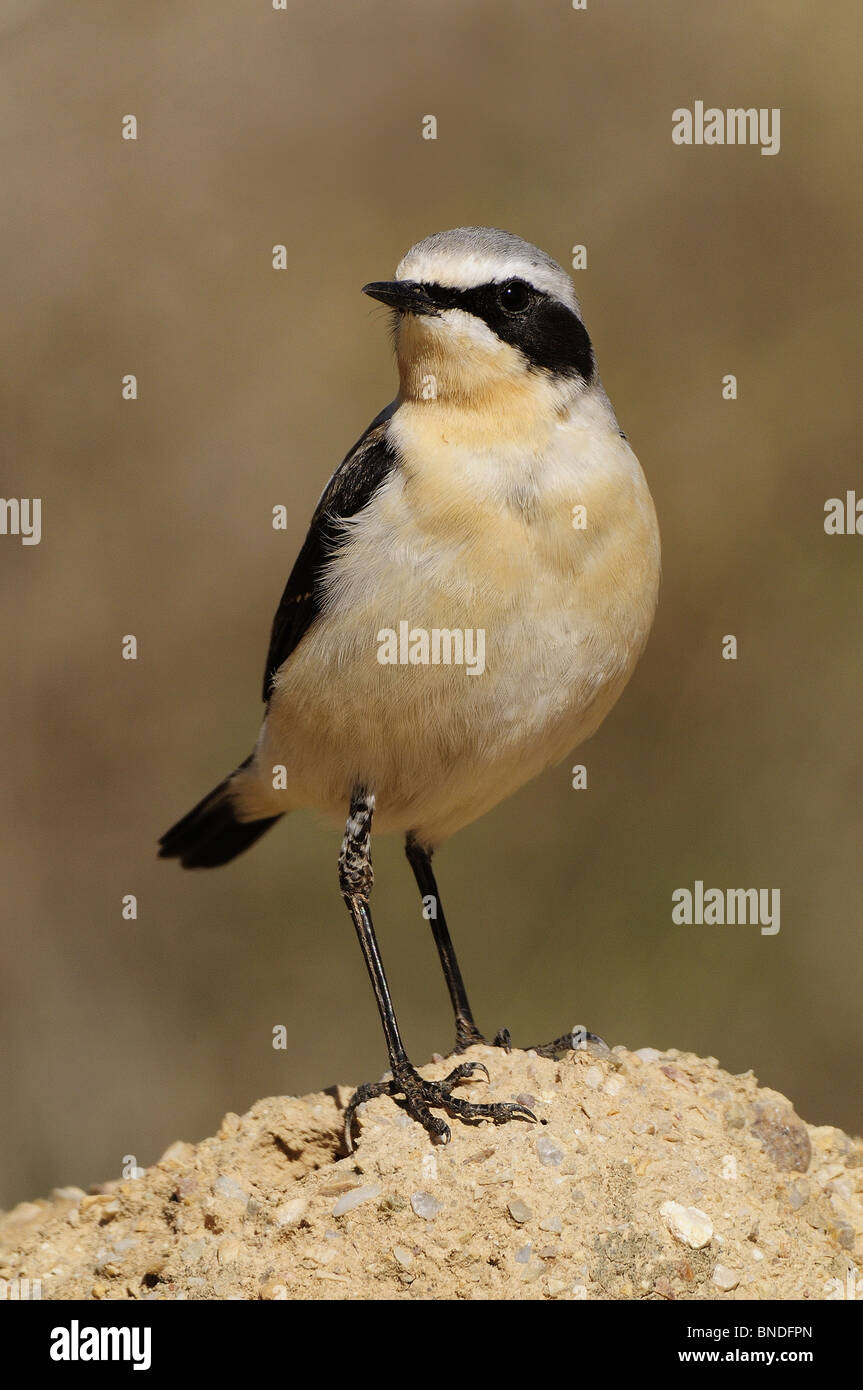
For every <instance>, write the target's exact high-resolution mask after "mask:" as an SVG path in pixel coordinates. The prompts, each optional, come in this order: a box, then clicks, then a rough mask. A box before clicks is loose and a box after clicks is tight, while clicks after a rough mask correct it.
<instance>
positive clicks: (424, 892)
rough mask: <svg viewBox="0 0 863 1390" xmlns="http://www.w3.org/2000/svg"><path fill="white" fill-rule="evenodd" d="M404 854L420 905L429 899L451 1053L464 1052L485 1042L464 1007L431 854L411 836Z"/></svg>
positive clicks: (460, 980) (454, 955) (455, 960)
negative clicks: (448, 1011) (450, 1018)
mask: <svg viewBox="0 0 863 1390" xmlns="http://www.w3.org/2000/svg"><path fill="white" fill-rule="evenodd" d="M405 854H406V855H407V857H408V863H409V864H410V866H411V868H412V869H413V874H414V878H415V879H416V881H417V887H418V888H419V890H420V896H421V898H422V899H423V901H424V902H425V900H426V899H427V898H431V899H432V906H431V909H430V917H429V920H430V922H431V929H432V936H433V937H434V944H435V946H437V953H438V956H439V957H440V963H441V966H442V967H443V973H444V979H445V980H446V987H447V989H448V990H449V997H450V999H451V1000H452V1008H453V1013H454V1015H455V1047H454V1048H453V1051H454V1052H456V1053H458V1052H464V1051H465V1050H466V1049H467V1048H469V1047H472V1046H473V1045H474V1043H484V1042H485V1041H486V1039H485V1038H484V1037H483V1035H482V1033H481V1032H480V1031H479V1029H478V1028H477V1026H476V1024H475V1023H474V1019H473V1014H472V1012H471V1007H470V1004H469V1003H468V998H467V991H466V989H465V987H464V980H463V979H462V975H461V971H460V970H459V965H458V960H457V959H456V954H455V950H454V948H453V944H452V940H451V938H450V934H449V930H448V928H447V924H446V917H445V916H444V911H443V903H442V902H441V900H440V893H439V892H438V887H437V883H436V882H435V876H434V871H433V869H432V865H431V858H432V851H431V850H430V849H426V848H425V846H424V845H421V844H420V843H419V841H418V840H417V839H415V837H414V836H413V835H412V834H411V835H408V836H407V839H406V840H405Z"/></svg>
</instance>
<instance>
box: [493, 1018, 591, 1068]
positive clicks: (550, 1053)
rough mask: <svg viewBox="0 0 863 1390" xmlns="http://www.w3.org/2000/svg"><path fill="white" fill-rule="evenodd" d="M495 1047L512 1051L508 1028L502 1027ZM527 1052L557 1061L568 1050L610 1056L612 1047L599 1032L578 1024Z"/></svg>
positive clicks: (526, 1049)
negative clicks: (593, 1031) (592, 1031)
mask: <svg viewBox="0 0 863 1390" xmlns="http://www.w3.org/2000/svg"><path fill="white" fill-rule="evenodd" d="M494 1045H495V1047H502V1048H503V1049H504V1051H506V1052H511V1051H512V1039H511V1037H510V1034H509V1029H508V1028H501V1030H500V1032H499V1033H498V1034H497V1036H496V1037H495V1040H494ZM524 1050H525V1052H528V1051H529V1052H536V1053H537V1055H538V1056H540V1057H551V1058H552V1059H553V1060H554V1061H557V1060H558V1059H559V1058H560V1057H563V1056H564V1054H565V1053H567V1052H587V1053H588V1054H589V1055H590V1056H591V1057H608V1056H609V1054H610V1053H611V1048H610V1047H609V1046H608V1043H607V1042H606V1041H605V1040H604V1038H601V1037H599V1035H598V1034H597V1033H591V1032H590V1031H589V1030H588V1029H587V1028H583V1027H582V1026H581V1024H578V1025H577V1026H576V1027H575V1028H571V1029H570V1031H569V1032H568V1033H563V1034H562V1035H561V1036H560V1037H559V1038H554V1039H553V1040H552V1041H551V1042H549V1043H539V1044H538V1045H537V1046H535V1047H531V1048H525V1049H524Z"/></svg>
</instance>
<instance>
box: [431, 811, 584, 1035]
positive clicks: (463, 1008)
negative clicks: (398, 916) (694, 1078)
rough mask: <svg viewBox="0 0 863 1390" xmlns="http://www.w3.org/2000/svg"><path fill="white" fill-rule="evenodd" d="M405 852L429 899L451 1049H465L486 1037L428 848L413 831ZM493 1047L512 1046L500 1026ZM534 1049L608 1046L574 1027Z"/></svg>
mask: <svg viewBox="0 0 863 1390" xmlns="http://www.w3.org/2000/svg"><path fill="white" fill-rule="evenodd" d="M405 854H406V855H407V857H408V863H409V864H410V866H411V868H412V869H413V873H414V878H415V879H416V881H417V887H418V888H419V890H420V896H421V897H422V899H423V901H425V900H426V899H427V898H431V899H432V908H431V915H430V921H431V929H432V935H433V937H434V943H435V946H437V953H438V955H439V957H440V963H441V966H442V967H443V973H444V979H445V980H446V984H447V989H448V990H449V997H450V999H451V1000H452V1007H453V1013H454V1014H455V1039H456V1041H455V1047H454V1048H453V1052H455V1053H459V1052H465V1051H467V1049H468V1048H469V1047H473V1045H474V1043H484V1042H486V1039H485V1038H484V1037H483V1035H482V1033H481V1032H480V1031H479V1029H478V1028H477V1026H476V1023H475V1022H474V1017H473V1013H472V1012H471V1007H470V1004H469V1003H468V998H467V991H466V989H465V987H464V980H463V979H462V974H461V970H460V969H459V964H458V960H457V959H456V954H455V949H454V947H453V944H452V939H451V937H450V934H449V929H448V927H447V924H446V917H445V916H444V910H443V903H442V902H441V900H440V893H439V892H438V886H437V882H436V880H435V876H434V870H433V869H432V864H431V859H432V851H431V850H430V849H427V848H426V847H425V846H424V845H421V844H420V843H419V841H418V840H417V839H416V837H415V836H414V835H413V834H410V835H408V836H407V839H406V840H405ZM493 1045H494V1046H495V1047H502V1048H504V1050H505V1051H507V1052H509V1051H511V1049H512V1040H511V1038H510V1034H509V1029H508V1028H502V1029H501V1030H500V1032H499V1033H498V1034H497V1035H496V1036H495V1039H494V1044H493ZM531 1050H532V1051H533V1052H537V1053H538V1054H539V1055H540V1057H560V1056H562V1055H563V1054H564V1053H565V1052H570V1051H576V1052H577V1051H582V1050H587V1051H594V1050H595V1051H599V1052H608V1051H609V1048H608V1045H607V1044H606V1043H604V1042H603V1041H602V1038H599V1037H597V1036H596V1034H595V1033H589V1032H588V1031H587V1029H586V1028H582V1027H580V1026H579V1027H576V1028H573V1029H571V1030H570V1032H569V1033H564V1035H563V1036H562V1037H560V1038H555V1039H554V1041H553V1042H550V1043H542V1044H540V1045H539V1046H538V1047H535V1048H532V1049H531Z"/></svg>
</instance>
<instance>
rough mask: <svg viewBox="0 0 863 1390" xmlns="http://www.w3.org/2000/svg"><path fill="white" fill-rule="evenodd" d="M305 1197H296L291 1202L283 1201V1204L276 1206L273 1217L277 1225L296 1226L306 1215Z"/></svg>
mask: <svg viewBox="0 0 863 1390" xmlns="http://www.w3.org/2000/svg"><path fill="white" fill-rule="evenodd" d="M306 1206H307V1203H306V1199H305V1197H294V1198H292V1199H291V1201H290V1202H282V1204H281V1206H278V1207H276V1210H275V1211H274V1212H273V1219H274V1221H275V1223H276V1225H277V1226H296V1224H297V1222H298V1221H300V1220H301V1219H302V1218H303V1216H304V1215H305V1211H306Z"/></svg>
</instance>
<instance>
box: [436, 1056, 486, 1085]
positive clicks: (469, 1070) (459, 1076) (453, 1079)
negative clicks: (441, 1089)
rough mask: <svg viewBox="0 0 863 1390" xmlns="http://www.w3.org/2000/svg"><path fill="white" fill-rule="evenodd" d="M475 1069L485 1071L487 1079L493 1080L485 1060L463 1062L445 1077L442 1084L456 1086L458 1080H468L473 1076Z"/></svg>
mask: <svg viewBox="0 0 863 1390" xmlns="http://www.w3.org/2000/svg"><path fill="white" fill-rule="evenodd" d="M475 1071H482V1072H485V1079H486V1081H491V1077H490V1076H489V1072H488V1067H487V1066H485V1064H484V1063H483V1062H462V1063H461V1065H460V1066H457V1067H456V1068H455V1070H454V1071H451V1072H450V1074H449V1076H447V1077H444V1080H443V1081H442V1082H441V1083H440V1084H441V1085H442V1086H455V1084H456V1083H457V1082H458V1081H466V1080H467V1079H468V1078H472V1077H473V1074H474V1072H475Z"/></svg>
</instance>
